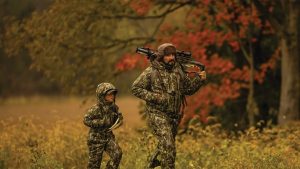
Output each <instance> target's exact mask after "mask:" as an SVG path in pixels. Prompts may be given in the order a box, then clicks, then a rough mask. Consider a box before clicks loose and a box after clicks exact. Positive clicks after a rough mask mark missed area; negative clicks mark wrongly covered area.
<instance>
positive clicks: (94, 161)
mask: <svg viewBox="0 0 300 169" xmlns="http://www.w3.org/2000/svg"><path fill="white" fill-rule="evenodd" d="M104 147H105V145H103V144H92V143H89V144H88V148H89V162H88V166H87V168H88V169H100V166H101V160H102V155H103V151H104Z"/></svg>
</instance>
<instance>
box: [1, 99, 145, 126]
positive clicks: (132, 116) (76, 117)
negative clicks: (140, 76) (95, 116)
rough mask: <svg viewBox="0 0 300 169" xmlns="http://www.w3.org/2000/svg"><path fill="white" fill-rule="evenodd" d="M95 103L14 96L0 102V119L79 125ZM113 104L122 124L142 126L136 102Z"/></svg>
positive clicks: (119, 101)
mask: <svg viewBox="0 0 300 169" xmlns="http://www.w3.org/2000/svg"><path fill="white" fill-rule="evenodd" d="M94 103H95V99H94V98H92V97H91V98H79V97H59V96H53V97H45V96H44V97H43V96H33V97H30V98H25V97H17V98H9V99H7V100H2V101H0V119H1V120H4V121H5V122H8V123H14V121H16V120H17V119H19V118H25V119H26V118H27V119H28V118H30V119H33V121H34V122H36V123H40V124H43V125H45V126H51V125H52V124H55V122H56V121H60V120H66V121H73V122H77V123H80V124H82V119H83V116H84V114H85V112H86V110H87V109H88V108H89V107H90V106H92V105H93V104H94ZM116 103H117V105H118V106H119V107H120V111H121V112H122V113H123V116H124V125H125V126H129V127H140V126H142V125H144V121H143V120H142V119H141V117H140V115H139V113H138V106H139V104H140V100H139V99H137V98H134V97H132V96H123V97H122V96H121V97H117V100H116Z"/></svg>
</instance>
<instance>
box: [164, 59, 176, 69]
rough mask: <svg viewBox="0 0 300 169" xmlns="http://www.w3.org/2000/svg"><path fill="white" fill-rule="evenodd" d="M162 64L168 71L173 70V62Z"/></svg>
mask: <svg viewBox="0 0 300 169" xmlns="http://www.w3.org/2000/svg"><path fill="white" fill-rule="evenodd" d="M163 63H164V65H165V67H166V68H167V69H169V70H170V69H173V67H174V65H175V60H170V61H168V62H167V63H166V62H163Z"/></svg>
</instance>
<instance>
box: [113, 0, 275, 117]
mask: <svg viewBox="0 0 300 169" xmlns="http://www.w3.org/2000/svg"><path fill="white" fill-rule="evenodd" d="M143 2H145V1H143ZM210 7H213V8H214V9H215V11H216V13H215V14H212V13H211V11H210V10H209V8H210ZM199 18H203V19H199ZM262 23H263V22H262V21H261V19H260V18H259V15H258V12H257V10H256V9H255V7H254V6H251V5H250V6H243V5H241V4H239V2H237V1H234V0H225V1H210V0H206V1H203V2H202V3H198V4H197V5H196V7H195V8H194V9H193V10H192V11H191V13H190V14H189V16H188V17H187V18H186V22H185V26H186V29H185V30H176V29H174V28H173V25H172V24H171V23H166V24H164V25H162V26H161V29H160V33H159V34H158V35H157V43H156V45H159V44H161V43H165V42H171V43H173V44H174V45H175V46H176V47H177V48H178V49H179V50H188V51H191V52H192V54H193V57H194V58H195V59H196V60H197V61H200V62H201V63H203V64H205V65H206V68H207V69H206V72H207V77H208V83H207V84H206V85H205V86H203V87H202V88H201V90H200V91H199V92H197V93H196V94H195V95H193V96H191V97H188V106H187V107H186V111H185V117H184V120H183V121H185V120H189V119H191V118H200V120H201V121H203V122H207V119H206V117H207V116H208V114H209V112H210V110H211V108H212V107H214V106H223V105H224V103H225V102H226V101H227V100H231V99H236V98H238V97H239V96H240V91H241V89H242V88H248V86H249V79H250V71H249V70H250V69H249V65H248V64H246V65H242V66H240V65H235V63H234V62H233V60H231V59H229V58H230V57H228V56H226V55H225V56H224V54H223V53H222V52H219V51H218V49H220V48H221V47H222V46H226V45H227V46H228V47H230V48H231V50H232V51H233V52H234V53H236V55H237V56H238V57H244V56H242V55H241V54H240V53H241V52H240V50H241V46H240V45H241V44H243V43H240V42H243V41H246V42H249V41H250V42H251V43H256V42H257V38H256V37H251V38H250V40H249V39H248V38H249V37H248V34H249V31H250V29H249V24H252V25H254V27H255V28H256V29H261V30H262V32H264V31H265V32H268V33H272V30H271V27H270V24H269V23H268V22H264V23H265V24H264V25H263V24H262ZM232 24H234V25H235V26H234V27H232ZM170 32H172V33H170ZM211 47H213V48H214V50H212V49H211ZM278 56H279V54H278V50H277V52H275V54H274V55H273V56H272V57H271V58H270V59H269V61H267V62H266V63H264V64H262V65H261V66H260V69H259V70H257V71H256V73H255V80H257V81H258V82H259V83H262V82H263V80H264V78H265V75H266V71H267V70H268V69H274V66H275V65H276V61H277V60H278ZM231 58H232V56H231ZM146 62H147V61H146V60H145V57H144V56H136V55H135V54H132V53H131V54H126V55H124V57H123V58H122V59H121V60H120V62H119V63H118V64H117V69H119V70H121V71H125V70H128V69H133V68H135V67H146V66H147V64H146Z"/></svg>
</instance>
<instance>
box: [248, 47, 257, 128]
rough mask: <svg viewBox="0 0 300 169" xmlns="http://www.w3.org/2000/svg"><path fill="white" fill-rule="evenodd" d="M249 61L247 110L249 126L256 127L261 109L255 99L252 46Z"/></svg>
mask: <svg viewBox="0 0 300 169" xmlns="http://www.w3.org/2000/svg"><path fill="white" fill-rule="evenodd" d="M248 56H249V57H248V59H249V60H248V61H249V65H250V81H249V93H248V98H247V105H246V110H247V114H248V120H249V126H250V127H251V126H255V116H256V115H258V114H259V109H258V106H257V103H256V100H255V98H254V58H253V52H252V46H250V54H249V55H248Z"/></svg>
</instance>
